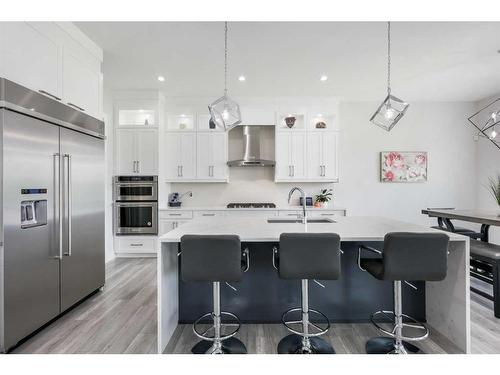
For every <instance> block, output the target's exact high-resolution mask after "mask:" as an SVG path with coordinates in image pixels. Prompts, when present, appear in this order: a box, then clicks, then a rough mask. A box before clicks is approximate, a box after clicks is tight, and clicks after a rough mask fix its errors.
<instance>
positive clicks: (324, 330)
mask: <svg viewBox="0 0 500 375" xmlns="http://www.w3.org/2000/svg"><path fill="white" fill-rule="evenodd" d="M297 311H299V312H300V313H301V314H302V309H301V308H300V307H297V308H293V309H290V310H287V311H285V313H284V314H283V315H282V317H281V322H282V323H283V325H284V326H285V328H286V329H287V330H289V331H290V332H292V333H295V334H296V335H300V336H303V337H317V336H321V335H324V334H325V333H327V332H328V330H329V329H330V321H329V320H328V317H327V316H326V315H325V314H323V313H322V312H321V311H317V310H313V309H309V311H308V313H309V314H311V313H312V314H316V315H319V317H320V318H321V320H322V322H321V323H319V324H326V327H324V328H323V327H320V326H319V325H318V324H316V323H314V322H311V321H308V326H309V327H311V328H313V329H314V330H316V332H313V333H311V332H309V333H307V334H305V332H304V331H303V330H298V329H295V328H293V327H292V324H303V323H302V320H286V318H287V316H288V315H290V314H291V313H293V312H297Z"/></svg>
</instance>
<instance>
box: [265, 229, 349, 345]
mask: <svg viewBox="0 0 500 375" xmlns="http://www.w3.org/2000/svg"><path fill="white" fill-rule="evenodd" d="M340 253H341V250H340V237H339V235H338V234H335V233H283V234H281V236H280V243H279V249H278V248H274V252H273V265H274V267H275V268H276V269H277V270H278V271H279V277H280V278H281V279H287V280H301V283H302V306H301V307H299V308H292V309H290V310H288V311H286V312H285V313H284V314H283V316H282V318H281V320H282V322H283V324H284V325H285V328H286V329H287V330H289V331H290V332H292V334H291V335H288V336H286V337H285V338H283V339H282V340H281V341H280V342H279V344H278V353H280V354H334V353H335V350H334V349H333V347H332V346H331V345H330V344H328V343H327V342H326V341H325V340H322V339H320V338H319V337H318V336H321V335H323V334H325V333H326V332H328V330H329V328H330V321H329V320H328V317H327V316H326V315H325V314H323V313H322V312H319V311H317V310H313V309H310V308H309V280H314V281H315V282H316V283H318V284H319V285H320V286H322V287H324V286H323V285H321V284H320V283H319V282H318V281H316V279H319V280H337V279H338V278H339V277H340ZM297 312H300V314H301V316H300V319H298V320H287V319H288V318H289V317H290V316H291V315H292V314H293V313H297ZM310 314H313V315H315V316H317V317H319V318H320V319H321V320H322V323H319V322H318V321H317V320H316V321H311V320H310V319H309V315H310ZM322 325H323V326H322Z"/></svg>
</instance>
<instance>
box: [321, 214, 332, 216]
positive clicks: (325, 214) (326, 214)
mask: <svg viewBox="0 0 500 375" xmlns="http://www.w3.org/2000/svg"><path fill="white" fill-rule="evenodd" d="M321 216H335V214H321Z"/></svg>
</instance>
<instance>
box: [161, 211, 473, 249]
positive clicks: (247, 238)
mask: <svg viewBox="0 0 500 375" xmlns="http://www.w3.org/2000/svg"><path fill="white" fill-rule="evenodd" d="M313 217H314V215H311V216H310V217H309V218H313ZM287 232H288V233H290V232H292V233H297V232H310V233H332V232H333V233H338V234H339V235H340V238H341V240H342V241H383V239H384V236H385V235H386V234H387V233H389V232H416V233H445V232H443V231H440V230H437V229H432V228H428V227H425V226H422V225H417V224H412V223H406V222H402V221H397V220H392V219H387V218H383V217H369V216H345V217H338V218H335V222H333V223H309V224H307V226H305V225H304V224H301V223H268V222H267V218H259V217H238V218H236V217H200V218H195V219H193V220H191V221H189V222H186V223H185V224H183V225H182V226H180V227H178V228H177V229H174V230H172V231H170V232H168V233H166V234H165V235H163V236H161V237H160V238H159V240H160V242H180V239H181V237H182V236H183V235H185V234H236V235H238V236H239V237H240V239H241V241H243V242H277V241H279V237H280V235H281V233H287ZM446 234H448V236H449V237H450V240H451V241H468V240H469V238H468V237H465V236H461V235H458V234H454V233H446Z"/></svg>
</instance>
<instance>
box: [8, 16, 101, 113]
mask: <svg viewBox="0 0 500 375" xmlns="http://www.w3.org/2000/svg"><path fill="white" fill-rule="evenodd" d="M0 56H1V59H0V76H2V77H5V78H7V79H9V80H11V81H14V82H16V83H19V84H21V85H23V86H26V87H28V88H29V89H31V90H34V91H38V92H41V93H43V94H45V95H47V96H49V97H52V98H53V99H56V100H59V101H61V102H62V103H65V104H66V105H70V106H71V107H73V108H75V109H78V110H80V111H83V112H85V113H87V114H89V115H91V116H93V117H96V118H99V119H101V118H102V74H101V63H102V50H101V49H100V48H99V47H97V46H96V45H95V44H94V43H93V42H92V41H91V40H90V39H89V38H87V37H86V36H85V35H84V34H83V33H82V32H81V31H80V30H79V29H77V28H76V27H75V26H73V25H72V24H71V23H56V22H2V23H0Z"/></svg>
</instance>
